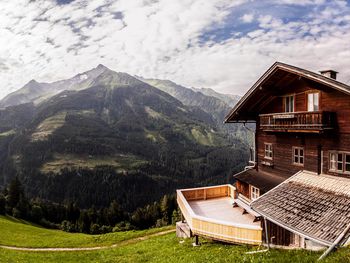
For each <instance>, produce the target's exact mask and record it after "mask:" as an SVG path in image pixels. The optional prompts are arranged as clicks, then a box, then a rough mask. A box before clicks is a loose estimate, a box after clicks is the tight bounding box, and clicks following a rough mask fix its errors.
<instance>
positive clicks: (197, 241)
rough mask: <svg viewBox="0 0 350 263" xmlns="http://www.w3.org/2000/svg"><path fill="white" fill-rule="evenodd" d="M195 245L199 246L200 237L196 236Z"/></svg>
mask: <svg viewBox="0 0 350 263" xmlns="http://www.w3.org/2000/svg"><path fill="white" fill-rule="evenodd" d="M194 244H195V246H199V238H198V235H195V236H194Z"/></svg>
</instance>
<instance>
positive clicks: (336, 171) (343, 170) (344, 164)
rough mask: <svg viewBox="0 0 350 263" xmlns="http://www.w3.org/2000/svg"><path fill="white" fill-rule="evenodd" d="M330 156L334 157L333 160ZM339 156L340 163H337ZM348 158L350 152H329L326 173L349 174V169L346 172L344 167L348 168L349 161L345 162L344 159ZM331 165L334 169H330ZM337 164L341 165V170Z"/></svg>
mask: <svg viewBox="0 0 350 263" xmlns="http://www.w3.org/2000/svg"><path fill="white" fill-rule="evenodd" d="M332 155H334V156H335V159H332ZM339 155H340V156H342V157H341V161H339ZM347 156H350V152H346V151H329V161H328V171H329V172H332V173H338V174H350V169H349V170H348V171H347V169H346V166H347V165H349V166H350V161H349V162H347V161H346V157H347ZM332 164H333V166H334V168H332ZM339 164H341V169H338V168H339Z"/></svg>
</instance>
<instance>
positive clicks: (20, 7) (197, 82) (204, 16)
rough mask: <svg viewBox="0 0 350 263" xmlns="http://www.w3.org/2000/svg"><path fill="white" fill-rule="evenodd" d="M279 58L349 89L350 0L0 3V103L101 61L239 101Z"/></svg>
mask: <svg viewBox="0 0 350 263" xmlns="http://www.w3.org/2000/svg"><path fill="white" fill-rule="evenodd" d="M275 61H281V62H284V63H288V64H292V65H294V66H298V67H301V68H305V69H309V70H312V71H318V70H324V69H334V70H337V71H339V74H338V79H339V80H340V81H342V82H344V83H347V84H350V1H340V0H339V1H337V0H334V1H326V0H257V1H253V0H176V1H175V0H117V1H115V0H89V1H87V0H73V1H72V0H12V1H6V0H0V98H2V97H4V96H5V95H6V94H8V93H10V92H12V91H15V90H17V89H19V88H21V87H22V86H23V85H25V84H26V83H27V82H28V81H30V80H31V79H35V80H37V81H39V82H52V81H56V80H60V79H66V78H69V77H72V76H74V75H76V74H78V73H81V72H84V71H87V70H89V69H92V68H94V67H96V66H97V65H98V64H103V65H105V66H107V67H109V68H110V69H112V70H115V71H121V72H127V73H129V74H132V75H138V76H143V77H146V78H161V79H170V80H172V81H174V82H176V83H178V84H182V85H184V86H188V87H197V88H202V87H205V88H212V89H214V90H216V91H218V92H222V93H230V94H238V95H243V94H244V93H245V92H246V91H247V90H248V89H249V88H250V86H251V85H252V84H253V83H254V82H255V81H256V80H257V79H258V77H259V76H260V75H262V74H263V73H264V72H265V71H266V70H267V69H268V68H269V67H270V66H271V65H272V64H273V63H274V62H275Z"/></svg>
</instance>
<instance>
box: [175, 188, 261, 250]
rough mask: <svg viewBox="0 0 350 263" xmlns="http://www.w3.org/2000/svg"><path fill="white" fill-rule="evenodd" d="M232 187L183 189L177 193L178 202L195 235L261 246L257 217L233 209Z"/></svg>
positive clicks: (240, 209) (233, 193)
mask: <svg viewBox="0 0 350 263" xmlns="http://www.w3.org/2000/svg"><path fill="white" fill-rule="evenodd" d="M234 196H235V188H234V187H233V186H232V185H220V186H213V187H203V188H193V189H183V190H178V191H177V202H178V204H179V207H180V209H181V212H182V214H183V216H184V218H185V219H186V222H187V224H188V225H189V227H190V228H191V231H192V232H193V234H194V235H200V236H206V237H209V238H212V239H215V240H220V241H224V242H230V243H243V244H253V245H260V244H261V243H262V228H261V225H260V222H254V219H255V217H254V216H252V215H250V214H243V209H242V208H241V207H233V205H232V204H233V202H234Z"/></svg>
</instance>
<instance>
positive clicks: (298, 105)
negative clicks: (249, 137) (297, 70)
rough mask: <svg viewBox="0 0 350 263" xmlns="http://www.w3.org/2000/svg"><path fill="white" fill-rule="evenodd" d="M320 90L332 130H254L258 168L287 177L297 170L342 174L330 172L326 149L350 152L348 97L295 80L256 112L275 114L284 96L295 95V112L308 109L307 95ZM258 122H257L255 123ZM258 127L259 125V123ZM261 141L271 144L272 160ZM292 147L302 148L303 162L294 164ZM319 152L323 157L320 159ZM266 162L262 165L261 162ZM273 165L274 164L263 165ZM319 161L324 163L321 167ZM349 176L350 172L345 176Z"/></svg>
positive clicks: (328, 150)
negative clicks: (331, 115) (333, 120)
mask: <svg viewBox="0 0 350 263" xmlns="http://www.w3.org/2000/svg"><path fill="white" fill-rule="evenodd" d="M309 92H319V94H320V103H319V104H320V105H319V106H320V110H322V111H329V112H335V114H336V127H335V129H333V130H331V131H329V132H324V133H321V134H311V133H302V132H301V133H288V132H264V131H262V130H261V129H259V128H258V129H257V132H256V149H257V163H258V169H259V170H262V171H266V172H273V173H277V174H279V175H282V176H285V177H286V178H288V177H289V176H291V175H293V174H295V173H296V172H298V171H300V170H309V171H313V172H320V171H321V170H322V171H323V173H328V174H332V175H341V176H345V175H342V174H338V173H334V172H329V152H330V151H348V152H350V96H349V95H345V94H344V93H342V92H340V91H337V90H334V89H331V88H329V87H325V86H322V85H320V84H316V83H312V82H311V81H305V80H303V79H301V80H295V81H294V82H293V83H291V84H290V85H288V87H286V88H285V89H283V90H279V91H276V94H275V95H276V96H275V97H274V99H272V100H271V102H270V103H269V104H267V105H266V107H264V109H262V110H261V112H259V114H263V113H278V112H283V96H285V95H288V94H294V95H295V111H306V110H307V94H308V93H309ZM258 125H259V124H258ZM258 127H259V126H258ZM264 143H272V145H273V160H267V159H265V158H264ZM293 147H303V148H304V165H303V166H298V165H295V164H293V160H292V157H293V152H292V151H293ZM321 151H322V153H323V159H322V160H321ZM264 162H265V164H263V163H264ZM266 163H267V164H269V163H270V164H273V166H269V165H266ZM321 163H323V166H322V169H321ZM348 176H349V177H350V175H348Z"/></svg>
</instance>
